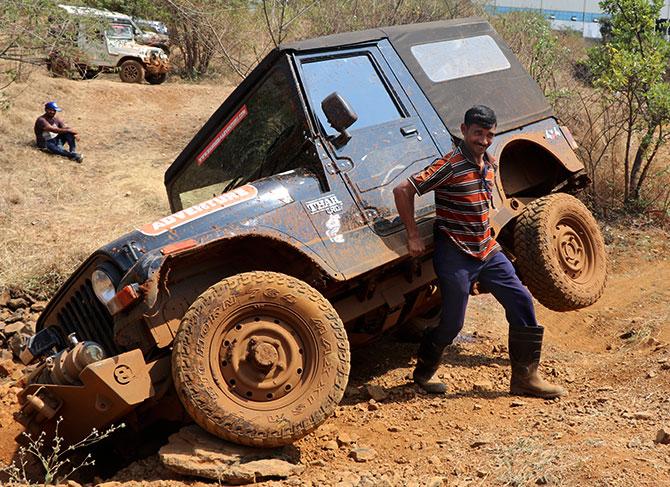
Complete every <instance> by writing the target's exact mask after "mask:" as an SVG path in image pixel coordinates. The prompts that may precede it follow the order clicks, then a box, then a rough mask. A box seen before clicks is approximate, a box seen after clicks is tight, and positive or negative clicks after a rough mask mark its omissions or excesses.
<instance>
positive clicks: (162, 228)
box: [139, 184, 258, 237]
mask: <svg viewBox="0 0 670 487" xmlns="http://www.w3.org/2000/svg"><path fill="white" fill-rule="evenodd" d="M256 195H258V190H257V189H256V187H254V186H252V185H251V184H245V185H244V186H240V187H239V188H235V189H234V190H232V191H229V192H228V193H223V194H222V195H219V196H216V197H214V198H212V199H211V200H207V201H203V202H202V203H198V204H197V205H193V206H191V207H190V208H186V209H184V210H181V211H178V212H177V213H173V214H172V215H170V216H166V217H164V218H161V219H160V220H156V221H155V222H153V223H147V224H146V225H144V226H143V227H142V228H140V229H139V231H140V232H142V233H143V234H145V235H150V236H152V237H155V236H156V235H160V234H161V233H165V232H167V231H168V230H172V229H174V228H177V227H178V226H180V225H183V224H184V223H188V222H192V221H193V220H197V219H198V218H201V217H203V216H205V215H208V214H210V213H214V212H215V211H219V210H222V209H224V208H228V207H229V206H234V205H236V204H238V203H242V202H244V201H249V200H251V199H253V198H255V197H256Z"/></svg>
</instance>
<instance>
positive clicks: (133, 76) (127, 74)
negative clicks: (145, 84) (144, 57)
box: [119, 59, 144, 83]
mask: <svg viewBox="0 0 670 487" xmlns="http://www.w3.org/2000/svg"><path fill="white" fill-rule="evenodd" d="M119 77H120V78H121V81H123V82H124V83H141V82H142V80H143V79H144V66H142V63H141V62H139V61H135V60H134V59H128V60H126V61H123V63H121V71H119Z"/></svg>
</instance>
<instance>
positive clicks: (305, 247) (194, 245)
mask: <svg viewBox="0 0 670 487" xmlns="http://www.w3.org/2000/svg"><path fill="white" fill-rule="evenodd" d="M220 232H221V235H220V236H219V237H218V238H217V239H215V240H209V241H207V242H205V243H198V242H197V240H196V239H189V240H188V242H189V244H187V245H188V246H186V245H183V242H182V246H181V247H179V246H172V245H166V246H164V247H162V248H160V249H156V250H154V251H152V252H151V254H152V255H147V256H146V258H145V259H143V260H142V261H141V262H138V263H137V264H136V267H137V269H135V268H133V269H131V271H130V272H129V273H128V274H127V275H126V279H125V280H132V277H130V276H135V277H134V278H135V279H137V277H139V275H142V274H143V275H144V276H145V277H144V279H143V280H142V281H141V284H140V289H141V290H142V293H143V294H144V304H145V306H146V307H147V308H149V309H151V308H153V307H154V306H155V304H156V301H157V300H158V295H159V291H160V290H161V288H162V289H163V290H166V289H167V288H166V286H165V281H166V279H167V277H168V275H169V272H170V270H171V269H172V268H174V267H175V266H176V265H177V264H178V263H179V262H180V261H181V260H185V259H189V258H191V257H193V256H194V255H195V254H197V253H205V254H206V253H208V252H210V250H211V249H212V248H215V247H223V246H226V245H231V244H233V243H234V242H235V241H239V240H241V239H256V240H263V239H266V240H267V241H268V242H272V243H274V244H277V243H279V244H284V245H286V246H287V247H290V248H291V249H292V251H293V252H295V254H296V255H300V256H301V257H302V258H304V259H306V260H308V261H310V262H311V263H312V265H313V266H314V268H315V269H316V270H317V271H318V272H319V273H320V274H322V275H323V276H324V277H326V278H330V279H332V280H335V281H339V280H342V279H344V276H343V275H342V274H341V273H340V272H337V270H336V269H334V268H333V267H332V266H331V265H330V264H329V263H328V262H326V261H325V260H324V259H323V257H322V256H321V255H319V254H318V253H317V252H315V251H314V250H313V249H312V248H311V246H310V245H311V244H313V243H315V242H301V241H300V240H297V239H296V238H294V237H292V236H291V235H288V234H287V233H285V232H282V231H280V230H277V229H276V228H272V227H269V226H264V225H256V226H254V227H253V233H251V232H250V231H249V228H245V227H244V226H243V225H228V226H227V227H225V228H223V229H221V230H220Z"/></svg>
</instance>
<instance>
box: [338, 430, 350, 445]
mask: <svg viewBox="0 0 670 487" xmlns="http://www.w3.org/2000/svg"><path fill="white" fill-rule="evenodd" d="M353 442H354V440H353V439H352V438H351V436H349V435H348V434H347V433H340V434H339V435H337V444H338V445H339V446H340V447H342V446H349V445H351V444H352V443H353Z"/></svg>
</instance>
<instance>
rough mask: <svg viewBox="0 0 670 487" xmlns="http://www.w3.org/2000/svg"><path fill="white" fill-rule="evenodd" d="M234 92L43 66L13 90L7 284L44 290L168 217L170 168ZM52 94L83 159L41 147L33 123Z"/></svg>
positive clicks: (3, 140) (1, 255)
mask: <svg viewBox="0 0 670 487" xmlns="http://www.w3.org/2000/svg"><path fill="white" fill-rule="evenodd" d="M230 90H231V87H230V86H228V85H225V84H211V85H206V84H203V85H193V84H187V83H182V82H170V81H168V82H167V83H165V84H163V85H160V86H151V85H148V84H142V85H134V84H126V83H121V82H120V81H119V80H118V77H115V76H113V75H108V76H107V77H106V78H105V79H95V80H89V81H71V80H63V79H54V78H50V77H49V76H48V75H47V74H46V73H44V72H39V71H37V72H34V73H32V75H31V77H30V79H29V80H28V81H27V82H25V83H20V84H15V85H13V86H11V88H10V92H11V94H12V95H13V105H12V107H11V108H10V109H9V111H8V112H6V113H3V114H2V121H1V122H0V187H1V188H3V191H2V192H0V235H2V242H3V245H2V246H0V287H3V286H6V285H20V286H25V285H29V286H31V287H36V283H35V282H34V276H35V275H36V274H43V273H44V271H45V269H50V270H51V272H52V273H53V274H54V277H55V278H57V276H58V275H60V276H67V275H68V274H69V273H70V272H71V270H72V269H73V268H74V267H75V266H76V265H77V264H78V263H79V262H80V261H81V260H82V259H83V258H85V257H86V256H87V255H89V254H90V252H91V251H92V250H94V249H95V248H97V247H99V246H100V245H102V244H104V243H106V242H108V241H110V240H111V239H113V238H116V237H118V236H119V235H121V234H123V233H125V232H127V231H129V230H131V229H132V228H133V227H136V226H138V225H141V224H143V223H146V222H148V221H151V220H153V219H155V218H156V217H158V216H164V215H166V214H168V213H169V208H168V204H167V198H166V196H165V189H164V186H163V174H164V173H165V170H166V169H167V167H168V166H169V165H170V163H172V161H173V160H174V159H175V157H176V156H177V155H178V154H179V152H180V151H181V150H182V149H183V148H184V146H185V145H186V144H187V143H188V141H189V140H190V139H191V138H192V137H193V135H194V134H195V132H196V131H197V130H198V129H199V128H200V127H201V126H202V124H203V123H204V122H205V121H206V120H207V119H208V118H209V116H210V115H211V114H212V112H213V111H214V110H215V109H216V108H218V107H219V105H220V104H221V102H222V101H223V100H224V99H225V97H226V96H227V95H228V93H229V92H230ZM49 100H57V101H58V103H59V105H60V106H61V107H62V108H63V110H64V111H63V113H62V114H60V116H62V117H63V119H64V120H65V121H66V123H68V124H69V125H70V126H72V127H74V128H76V129H78V130H79V132H80V134H81V141H80V142H79V147H78V150H80V151H81V152H82V153H83V154H84V157H85V160H84V163H83V164H81V165H79V164H76V163H74V162H72V161H69V160H67V159H64V158H60V157H57V156H53V155H50V154H45V153H42V152H40V151H38V150H37V149H35V147H34V135H33V123H34V121H35V118H37V116H39V115H41V114H42V107H43V105H44V102H45V101H49Z"/></svg>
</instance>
